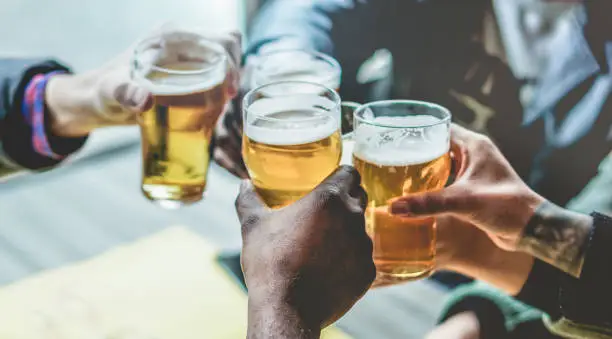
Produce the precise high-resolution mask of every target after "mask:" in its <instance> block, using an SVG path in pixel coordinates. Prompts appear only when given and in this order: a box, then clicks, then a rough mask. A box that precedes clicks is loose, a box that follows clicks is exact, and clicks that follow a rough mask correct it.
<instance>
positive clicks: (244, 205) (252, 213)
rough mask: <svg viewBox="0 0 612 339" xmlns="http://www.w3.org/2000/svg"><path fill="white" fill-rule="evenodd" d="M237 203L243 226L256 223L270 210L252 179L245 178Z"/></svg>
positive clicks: (237, 210) (239, 217)
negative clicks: (256, 189)
mask: <svg viewBox="0 0 612 339" xmlns="http://www.w3.org/2000/svg"><path fill="white" fill-rule="evenodd" d="M235 205H236V212H237V213H238V219H239V220H240V223H241V224H242V225H243V226H245V225H248V224H252V223H254V221H256V220H258V219H259V218H260V217H261V216H263V215H264V214H265V213H266V212H267V211H268V207H267V206H266V205H265V204H264V202H263V201H262V200H261V198H260V197H259V195H258V194H257V192H256V191H255V186H253V183H252V182H251V181H250V180H243V181H242V183H241V184H240V193H239V194H238V197H237V198H236V203H235Z"/></svg>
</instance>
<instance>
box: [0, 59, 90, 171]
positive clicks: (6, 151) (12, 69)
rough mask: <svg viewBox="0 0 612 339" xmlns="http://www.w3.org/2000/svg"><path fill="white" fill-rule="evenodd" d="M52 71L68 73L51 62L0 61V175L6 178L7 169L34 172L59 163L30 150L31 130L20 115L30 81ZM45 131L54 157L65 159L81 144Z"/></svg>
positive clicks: (81, 140)
mask: <svg viewBox="0 0 612 339" xmlns="http://www.w3.org/2000/svg"><path fill="white" fill-rule="evenodd" d="M53 71H63V72H70V70H69V69H68V68H67V67H66V66H64V65H62V64H60V63H58V62H56V61H53V60H51V59H47V60H46V59H17V58H16V59H0V173H3V174H6V172H7V170H6V169H7V168H10V169H11V170H18V169H21V168H26V169H34V170H35V169H42V168H46V167H51V166H54V165H56V164H58V163H59V162H60V160H56V159H51V158H48V157H45V156H43V155H40V154H38V153H37V152H36V151H35V150H34V148H33V145H32V130H31V127H30V126H29V124H28V123H27V122H26V121H25V119H24V117H23V114H22V104H23V97H24V94H25V93H24V92H25V89H26V87H27V85H28V83H29V82H30V80H31V79H32V78H33V77H34V76H35V75H37V74H44V73H49V72H53ZM45 121H46V122H49V119H45ZM46 127H47V130H46V132H47V133H46V134H47V139H48V140H49V143H50V146H51V148H52V149H53V151H54V152H55V153H57V154H60V155H69V154H70V153H72V152H74V151H76V150H78V149H79V148H80V147H81V146H82V145H83V143H84V142H85V138H75V139H72V138H70V139H66V138H60V137H56V136H54V135H52V133H50V130H49V126H48V125H47V126H46Z"/></svg>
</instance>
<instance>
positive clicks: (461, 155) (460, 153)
mask: <svg viewBox="0 0 612 339" xmlns="http://www.w3.org/2000/svg"><path fill="white" fill-rule="evenodd" d="M450 154H451V161H452V162H451V173H453V175H454V176H455V178H460V177H461V176H462V175H463V174H464V173H465V169H466V168H467V160H468V157H467V153H466V150H465V148H464V147H463V146H462V145H461V144H459V143H457V142H455V141H452V142H451V149H450Z"/></svg>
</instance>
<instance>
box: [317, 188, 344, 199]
mask: <svg viewBox="0 0 612 339" xmlns="http://www.w3.org/2000/svg"><path fill="white" fill-rule="evenodd" d="M320 198H321V199H322V200H323V201H324V202H325V203H326V204H329V203H337V202H339V201H342V190H341V189H340V187H338V186H337V185H328V186H327V187H325V189H324V190H321V194H320Z"/></svg>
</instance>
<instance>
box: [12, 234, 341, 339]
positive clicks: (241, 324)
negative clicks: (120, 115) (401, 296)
mask: <svg viewBox="0 0 612 339" xmlns="http://www.w3.org/2000/svg"><path fill="white" fill-rule="evenodd" d="M214 258H215V250H214V248H212V247H211V246H210V245H208V244H207V243H206V242H205V241H204V240H203V239H202V238H201V237H200V236H198V235H197V234H195V233H193V232H191V231H189V230H187V229H185V228H182V227H174V228H170V229H167V230H165V231H162V232H160V233H158V234H156V235H153V236H151V237H149V238H146V239H143V240H140V241H138V242H135V243H134V244H130V245H126V246H122V247H118V248H116V249H113V250H111V251H109V252H107V253H105V254H102V255H100V256H99V257H96V258H94V259H91V260H88V261H85V262H82V263H78V264H74V265H71V266H68V267H65V268H60V269H57V270H53V271H49V272H44V273H42V274H39V275H37V276H34V277H32V278H28V279H25V280H23V281H20V282H17V283H16V284H13V285H10V286H7V287H4V288H2V289H0V319H2V321H0V338H2V339H30V338H32V339H34V338H36V339H43V338H44V339H46V338H49V339H60V338H61V339H203V338H206V339H208V338H210V339H240V338H245V336H246V321H247V313H246V309H247V299H246V295H245V294H244V292H243V291H242V290H241V289H240V288H239V287H238V286H237V284H235V283H234V282H233V280H232V279H231V278H230V277H229V276H228V275H227V274H226V273H225V271H224V270H223V269H222V268H221V267H220V266H218V265H217V263H216V261H215V260H214ZM323 338H325V339H348V338H349V337H347V336H346V335H345V334H343V333H342V332H340V331H339V330H338V329H335V328H330V329H329V330H327V331H326V332H325V334H324V336H323Z"/></svg>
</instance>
